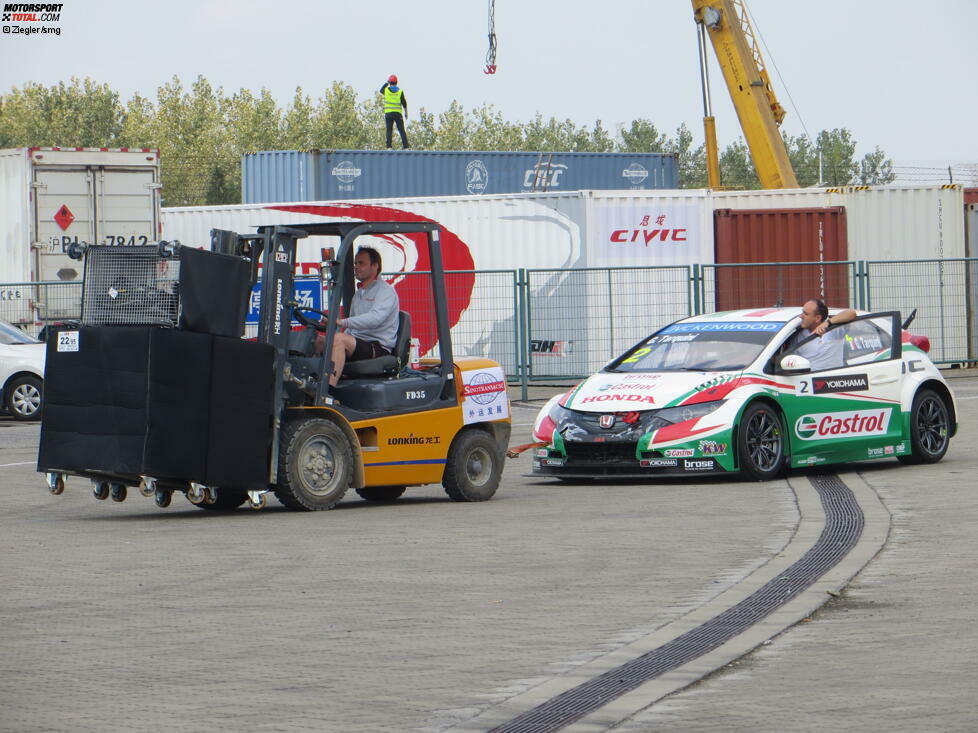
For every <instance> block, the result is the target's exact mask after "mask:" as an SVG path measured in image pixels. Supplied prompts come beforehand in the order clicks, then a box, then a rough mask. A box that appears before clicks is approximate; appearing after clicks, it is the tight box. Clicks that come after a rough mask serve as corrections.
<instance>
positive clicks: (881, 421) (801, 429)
mask: <svg viewBox="0 0 978 733" xmlns="http://www.w3.org/2000/svg"><path fill="white" fill-rule="evenodd" d="M890 412H891V410H890V409H889V408H883V409H879V410H855V411H853V412H826V413H819V414H815V415H802V416H801V417H800V418H798V420H796V421H795V435H797V436H798V437H799V438H801V439H802V440H831V439H833V438H844V437H847V436H855V435H859V436H862V435H883V434H885V433H886V429H887V426H888V425H889V424H890Z"/></svg>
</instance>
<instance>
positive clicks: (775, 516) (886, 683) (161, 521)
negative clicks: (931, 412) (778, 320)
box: [0, 372, 978, 733]
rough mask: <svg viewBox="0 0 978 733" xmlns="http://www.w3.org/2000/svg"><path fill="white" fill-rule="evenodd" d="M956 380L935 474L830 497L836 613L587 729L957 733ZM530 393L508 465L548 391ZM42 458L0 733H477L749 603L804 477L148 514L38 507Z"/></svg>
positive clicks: (966, 569) (959, 497)
mask: <svg viewBox="0 0 978 733" xmlns="http://www.w3.org/2000/svg"><path fill="white" fill-rule="evenodd" d="M948 376H953V377H954V381H953V382H952V386H953V387H954V388H955V391H956V393H957V395H958V397H959V399H960V400H961V401H960V403H959V406H960V407H961V408H962V409H961V412H962V415H961V423H962V429H961V433H960V434H959V436H958V437H957V438H956V439H955V440H954V441H952V443H951V449H950V452H949V453H948V456H947V457H946V458H945V460H944V461H943V462H942V463H940V464H938V465H936V466H923V467H905V466H900V465H899V464H898V463H896V462H895V461H885V462H879V463H875V464H873V463H866V464H862V465H860V466H857V467H854V468H853V469H852V470H850V471H847V472H846V473H840V477H842V478H843V480H845V481H847V483H849V485H850V486H852V487H853V488H854V490H858V491H859V492H862V493H860V497H861V498H860V502H861V504H862V503H864V502H865V503H866V505H868V504H871V503H872V501H873V497H874V496H875V497H877V498H876V502H877V503H878V505H879V507H880V512H881V513H880V514H878V516H877V520H880V518H882V519H881V521H882V524H883V525H884V526H885V528H886V529H888V534H886V532H885V531H884V532H883V535H882V536H880V537H878V539H879V544H880V545H881V546H882V549H881V550H879V552H878V554H875V552H876V551H875V550H874V551H873V554H875V556H872V555H867V556H866V557H853V558H852V560H851V562H852V563H853V566H852V567H851V568H849V571H851V572H849V571H846V572H844V573H843V575H846V574H848V575H849V576H851V575H852V574H853V573H857V572H858V574H856V575H855V577H854V578H852V579H851V580H849V581H848V585H846V583H845V581H841V582H840V581H838V580H836V581H831V582H835V583H836V585H834V586H831V587H830V586H827V585H826V584H822V585H821V586H820V587H819V588H817V589H816V591H817V592H818V593H819V594H820V599H819V600H818V602H816V603H814V604H813V605H811V606H810V608H806V609H805V610H804V612H803V613H802V615H801V616H799V618H801V619H802V622H801V623H799V624H797V625H790V624H792V623H794V622H788V621H786V622H785V626H786V627H787V630H783V629H782V628H771V629H764V630H763V632H759V635H757V636H756V637H755V638H751V639H748V640H745V641H744V642H743V644H744V648H743V649H740V650H738V651H737V652H736V654H735V655H734V656H733V657H730V658H729V659H727V660H723V661H719V662H717V663H716V664H714V665H713V666H710V665H709V664H708V663H706V662H705V661H704V662H703V664H702V665H701V666H700V668H698V669H697V670H696V671H695V673H692V674H690V675H689V676H688V677H687V678H686V679H684V680H683V681H682V683H681V684H678V685H676V686H675V687H676V689H680V688H685V689H682V690H681V691H679V692H673V691H672V690H667V691H665V692H664V693H662V694H665V695H666V696H665V697H662V694H659V693H658V692H653V691H650V690H648V689H645V690H644V692H643V688H640V690H639V691H637V692H638V693H639V694H637V695H633V696H632V697H631V699H630V700H629V701H628V704H627V705H624V704H620V705H619V706H618V707H617V709H616V710H614V711H610V712H607V713H606V715H605V717H600V716H599V718H598V719H596V720H595V721H592V723H594V725H593V726H592V727H591V728H590V729H595V730H597V729H606V728H608V727H610V726H617V727H616V728H615V729H616V730H627V731H647V730H656V731H659V730H667V731H668V730H677V731H679V730H682V731H691V730H718V729H722V730H771V731H786V730H789V731H790V730H798V731H809V730H816V729H824V728H825V727H826V726H831V727H834V728H836V729H842V730H849V729H853V730H880V731H882V730H887V731H894V730H898V731H902V730H906V731H911V730H914V731H916V730H921V729H924V728H926V729H933V730H974V729H975V728H974V725H973V724H972V722H971V721H972V718H973V717H974V715H973V710H974V704H973V699H974V697H975V693H976V692H978V684H976V683H975V682H974V675H973V674H969V671H970V667H971V660H972V659H974V658H975V656H976V652H978V634H975V633H974V632H973V630H972V619H973V618H974V610H973V608H974V601H975V598H974V596H975V592H974V590H973V589H974V588H975V587H976V585H978V584H976V582H975V581H976V580H978V577H976V576H978V563H976V559H978V558H976V555H978V550H976V549H975V543H974V539H973V534H974V528H975V526H976V519H978V498H976V495H975V491H974V489H973V483H974V481H973V477H974V475H976V473H978V456H976V455H975V452H974V451H973V450H972V449H971V445H970V444H971V439H970V436H971V435H974V431H975V429H976V428H978V402H976V400H978V379H975V378H974V377H973V376H972V375H971V374H969V373H965V372H961V373H960V374H955V373H954V372H949V373H948ZM517 389H518V388H517ZM533 390H534V391H533V393H532V394H531V395H530V396H531V398H532V399H534V400H538V401H537V402H535V403H534V404H532V405H519V404H517V405H515V406H514V423H515V426H514V437H513V441H512V442H513V443H514V444H515V443H520V442H525V441H527V440H529V424H530V423H531V422H532V419H533V416H534V415H535V412H536V409H537V408H538V407H539V405H540V404H541V403H540V402H539V400H542V399H543V398H545V397H546V396H547V395H548V394H552V393H553V391H554V390H553V388H549V387H542V386H534V387H533ZM517 396H519V394H518V393H517ZM37 432H38V430H37V427H36V426H24V425H19V424H14V423H12V422H9V421H7V420H0V629H2V632H0V731H18V732H20V731H52V730H54V731H61V730H64V731H69V730H70V731H96V730H97V731H104V730H106V729H116V730H131V729H137V728H138V729H143V730H173V731H205V730H206V731H214V730H228V731H230V730H242V729H248V730H255V731H272V730H274V731H306V730H308V731H344V732H346V731H425V732H427V733H434V732H435V731H442V730H447V729H451V728H456V729H459V730H463V729H467V730H477V729H480V728H479V727H478V726H479V725H481V723H479V722H477V721H479V720H480V719H481V720H482V721H486V720H489V719H490V718H492V717H493V716H495V717H496V718H499V717H500V714H501V713H502V712H504V711H505V710H507V709H509V707H512V706H513V705H514V704H517V703H518V701H519V699H520V697H521V696H524V699H532V698H533V696H534V695H535V696H537V697H541V696H544V695H543V693H544V692H545V691H546V690H547V689H552V688H553V686H554V685H556V686H557V687H559V686H560V685H562V684H565V683H566V680H567V679H570V678H572V677H574V676H575V675H577V676H580V675H587V674H589V673H590V671H591V670H593V669H595V668H596V666H595V665H597V666H600V665H602V664H607V663H608V662H609V660H612V659H618V658H624V657H626V656H627V655H628V654H629V648H630V647H631V648H633V649H634V648H641V647H642V645H643V644H647V643H648V642H649V639H651V638H653V637H655V638H658V637H656V636H655V635H656V634H658V635H659V636H660V637H661V636H663V635H667V634H668V633H669V632H670V627H672V628H673V629H674V628H675V624H682V623H683V622H684V619H685V620H686V621H688V620H690V619H694V618H699V617H700V616H701V615H703V614H708V613H709V612H710V611H711V609H715V608H717V607H718V606H719V605H722V604H723V603H724V602H725V600H724V599H725V598H727V599H729V598H730V597H731V595H736V594H737V593H741V592H743V590H744V589H745V588H747V587H749V584H750V583H751V582H753V581H757V580H759V579H761V578H763V576H764V575H765V573H766V572H770V571H773V570H774V569H775V568H776V566H777V563H778V562H779V557H780V558H783V557H785V553H786V552H787V551H788V550H789V549H790V548H791V547H792V545H793V544H796V545H797V544H798V543H799V542H802V543H803V542H804V538H805V537H806V536H807V535H806V532H810V530H809V529H808V528H809V525H810V523H811V521H813V519H812V517H813V516H814V515H815V514H817V510H816V508H814V507H811V506H810V503H811V496H810V493H809V492H810V491H811V489H810V486H809V485H808V482H807V480H806V475H805V474H804V473H798V472H794V473H792V474H791V476H790V477H789V478H788V479H787V480H782V481H773V482H770V483H765V484H757V483H741V482H726V481H719V480H712V481H700V482H690V481H685V480H674V481H663V482H656V483H647V484H635V483H627V482H616V483H611V484H608V485H599V484H591V485H585V484H580V485H575V484H559V483H555V482H549V481H537V480H534V479H528V478H525V477H523V476H522V474H523V473H526V472H528V470H529V457H528V456H527V455H524V456H522V457H521V458H519V459H517V460H514V461H511V462H509V464H508V465H507V468H506V472H505V474H504V480H503V485H502V486H501V488H500V491H499V493H498V494H497V496H496V497H495V498H494V499H493V500H492V501H490V502H486V503H481V504H455V503H452V502H450V501H448V500H447V497H445V495H444V493H443V492H442V491H441V489H440V487H428V488H423V489H415V490H410V491H409V493H408V494H406V495H405V497H404V498H403V499H402V500H400V501H399V502H397V503H395V504H392V505H370V504H367V503H365V502H362V501H360V500H359V498H358V497H356V495H355V494H353V492H351V493H350V496H349V497H348V498H347V499H346V500H344V502H342V503H341V504H340V506H339V507H338V508H337V509H336V510H334V511H332V512H326V513H311V514H305V513H296V512H290V511H286V510H284V509H283V508H281V507H280V506H279V505H278V504H277V503H276V502H272V503H271V505H270V506H269V508H268V509H266V510H265V511H263V512H251V511H248V510H241V511H238V512H235V513H233V514H231V515H212V514H211V513H209V512H204V511H202V510H200V509H198V508H196V507H193V506H191V505H190V504H188V503H186V502H185V501H184V500H183V499H182V498H177V499H174V503H173V506H171V507H170V508H169V509H166V510H161V509H158V508H157V507H156V506H155V505H154V504H153V502H152V500H149V499H145V498H143V497H141V496H139V495H138V493H136V492H132V494H134V495H133V496H131V497H130V499H129V500H128V501H126V502H125V503H122V504H114V503H112V502H96V501H95V500H94V499H93V498H92V497H91V492H90V490H89V487H88V485H87V482H83V481H80V480H78V479H74V480H70V481H69V485H68V489H67V490H66V492H65V494H64V495H62V496H60V497H55V496H51V495H49V494H48V493H47V491H46V489H45V487H44V482H43V479H42V477H41V476H40V475H39V474H36V473H35V472H34V470H33V460H34V457H35V454H36V444H37ZM969 474H970V475H972V479H968V478H967V476H968V475H969ZM814 521H817V519H816V520H814ZM867 562H868V564H867ZM859 568H862V570H861V571H859ZM826 583H830V580H826ZM827 588H828V589H837V590H833V592H838V593H839V597H838V598H832V597H831V596H828V595H827V594H826V593H825V590H826V589H827ZM813 598H814V597H813ZM821 598H830V599H831V601H830V603H829V604H828V605H826V606H824V607H823V608H822V609H821V610H818V611H816V610H814V609H815V608H816V607H817V605H818V603H820V602H821ZM770 637H773V639H771V640H770V642H769V643H765V642H767V641H768V639H769V638H770ZM758 645H759V646H758ZM753 647H757V650H756V651H754V652H752V653H749V654H748V655H747V656H740V655H741V654H743V653H745V652H748V651H749V649H751V648H753ZM716 666H720V670H719V671H717V672H712V673H711V670H712V669H714V668H715V667H716ZM701 678H702V679H701ZM697 680H698V681H697ZM643 695H644V697H643ZM526 696H528V697H526ZM653 703H654V704H653ZM480 716H482V717H481V718H480ZM487 716H488V717H487ZM602 721H603V722H602ZM482 729H485V728H482Z"/></svg>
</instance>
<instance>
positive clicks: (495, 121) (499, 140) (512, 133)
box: [470, 104, 523, 150]
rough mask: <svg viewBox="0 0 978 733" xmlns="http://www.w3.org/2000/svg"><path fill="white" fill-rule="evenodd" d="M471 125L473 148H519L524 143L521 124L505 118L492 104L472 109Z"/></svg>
mask: <svg viewBox="0 0 978 733" xmlns="http://www.w3.org/2000/svg"><path fill="white" fill-rule="evenodd" d="M471 126H472V137H471V140H470V144H471V146H472V149H473V150H519V149H520V148H521V147H522V145H523V136H522V134H521V130H520V126H519V125H518V124H512V123H509V122H507V121H506V120H504V119H503V115H502V113H501V112H500V111H499V110H497V109H496V108H495V107H493V106H492V105H491V104H490V105H483V106H482V107H477V108H476V109H474V110H473V111H472V115H471Z"/></svg>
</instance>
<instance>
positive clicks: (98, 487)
mask: <svg viewBox="0 0 978 733" xmlns="http://www.w3.org/2000/svg"><path fill="white" fill-rule="evenodd" d="M92 496H94V497H95V498H96V499H98V500H99V501H105V500H106V499H108V498H109V482H108V481H93V482H92Z"/></svg>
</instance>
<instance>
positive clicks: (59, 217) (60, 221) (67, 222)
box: [54, 204, 75, 231]
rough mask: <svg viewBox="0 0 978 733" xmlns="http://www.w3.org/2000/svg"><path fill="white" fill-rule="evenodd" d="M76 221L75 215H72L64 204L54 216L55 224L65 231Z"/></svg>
mask: <svg viewBox="0 0 978 733" xmlns="http://www.w3.org/2000/svg"><path fill="white" fill-rule="evenodd" d="M74 220H75V215H74V214H72V213H71V210H70V209H69V208H68V207H67V206H65V205H64V204H61V208H60V209H58V213H57V214H55V215H54V223H55V224H57V225H58V226H59V227H61V230H62V231H64V230H65V229H67V228H68V227H70V226H71V222H73V221H74Z"/></svg>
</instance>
